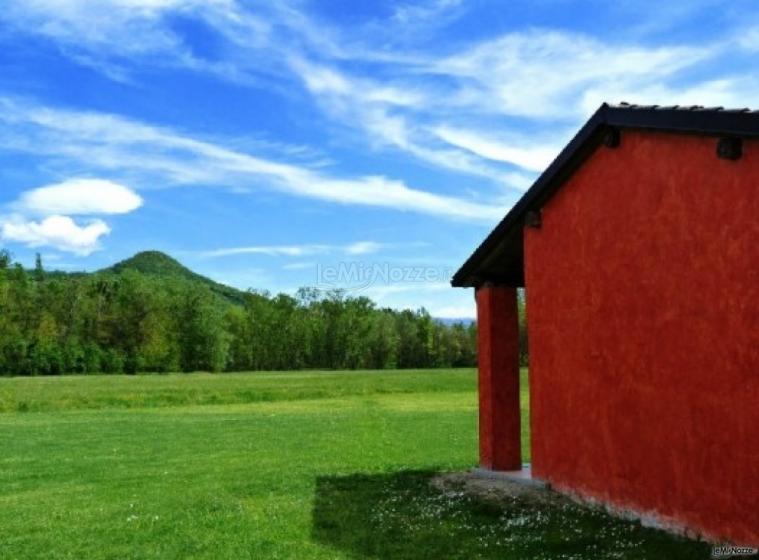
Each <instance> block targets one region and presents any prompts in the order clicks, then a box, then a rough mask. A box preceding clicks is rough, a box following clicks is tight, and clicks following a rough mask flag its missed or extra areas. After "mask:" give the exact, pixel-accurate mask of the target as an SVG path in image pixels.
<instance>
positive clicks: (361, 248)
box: [345, 241, 383, 255]
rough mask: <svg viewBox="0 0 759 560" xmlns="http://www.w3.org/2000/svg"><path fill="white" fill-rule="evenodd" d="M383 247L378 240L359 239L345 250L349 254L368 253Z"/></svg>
mask: <svg viewBox="0 0 759 560" xmlns="http://www.w3.org/2000/svg"><path fill="white" fill-rule="evenodd" d="M382 248H383V244H382V243H377V242H376V241H357V242H356V243H351V244H350V245H348V246H347V247H345V252H346V253H348V254H349V255H368V254H369V253H376V252H377V251H379V250H380V249H382Z"/></svg>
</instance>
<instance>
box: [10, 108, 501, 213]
mask: <svg viewBox="0 0 759 560" xmlns="http://www.w3.org/2000/svg"><path fill="white" fill-rule="evenodd" d="M0 147H5V148H6V149H12V150H19V151H27V152H31V153H34V154H35V155H37V156H44V155H46V156H47V157H49V158H51V159H53V160H55V161H58V162H61V163H62V164H64V165H68V166H76V167H81V166H84V167H85V168H86V169H88V170H93V169H99V170H108V171H110V172H113V171H117V172H119V173H124V172H127V171H128V172H129V173H131V174H137V175H139V176H140V178H141V179H142V181H143V183H147V182H148V181H151V180H152V181H155V180H160V181H162V182H164V183H165V182H172V183H174V184H206V185H223V186H226V187H227V188H230V189H234V190H238V191H239V190H252V189H254V188H258V187H259V186H260V185H261V183H264V184H265V185H267V186H268V187H270V188H274V189H277V190H280V191H282V192H285V193H289V194H291V195H295V196H301V197H306V198H314V199H320V200H326V201H330V202H335V203H340V204H359V205H366V206H376V207H383V208H393V209H396V210H403V211H413V212H420V213H425V214H431V215H436V216H441V217H447V218H454V219H459V220H469V221H478V222H484V223H492V222H494V221H496V220H497V219H499V218H500V217H502V216H503V214H504V212H505V210H506V208H505V207H503V208H499V207H498V206H495V205H492V204H483V203H479V202H473V201H471V200H467V199H464V198H460V197H454V196H447V195H441V194H436V193H433V192H430V191H425V190H421V189H415V188H412V187H409V186H408V185H406V184H405V183H404V182H403V181H400V180H395V179H391V178H387V177H384V176H379V175H376V176H360V177H347V178H346V177H340V176H336V175H330V174H328V173H326V172H325V171H324V170H321V169H313V168H309V167H306V166H302V165H295V164H292V163H281V162H279V161H275V160H272V159H268V158H263V157H259V156H256V155H251V154H248V153H245V152H242V151H239V150H236V149H232V148H228V147H225V146H224V145H222V144H217V143H212V142H206V141H202V140H197V139H194V138H192V137H189V136H184V135H181V134H179V133H177V132H174V131H172V130H171V129H167V128H160V127H154V126H150V125H148V124H145V123H141V122H139V121H134V120H131V119H127V118H123V117H119V116H116V115H109V114H102V113H93V112H77V111H66V110H59V109H52V108H48V107H39V106H35V105H30V104H26V103H21V102H17V101H15V100H10V99H7V98H6V99H3V98H0Z"/></svg>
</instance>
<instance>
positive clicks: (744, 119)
mask: <svg viewBox="0 0 759 560" xmlns="http://www.w3.org/2000/svg"><path fill="white" fill-rule="evenodd" d="M625 128H628V129H630V128H633V129H643V130H652V131H666V132H676V133H683V134H699V135H707V136H722V137H728V138H752V137H754V138H755V137H759V111H751V110H750V109H724V108H722V107H702V106H699V105H694V106H688V107H686V106H678V105H675V106H671V107H660V106H658V105H631V104H628V103H620V104H619V105H609V104H606V103H604V104H602V105H601V107H599V108H598V110H597V111H596V112H595V113H594V114H593V116H592V117H591V118H590V119H589V120H588V122H587V123H585V125H584V126H583V127H582V128H581V129H580V131H579V132H578V133H577V134H576V135H575V137H574V138H573V139H572V141H571V142H569V144H567V146H566V147H565V148H564V149H563V150H562V151H561V153H560V154H559V155H558V156H557V157H556V159H555V160H554V161H553V163H551V165H549V166H548V168H547V169H546V170H545V171H544V172H543V174H542V175H541V176H540V177H539V178H538V179H537V181H535V183H534V184H533V185H532V187H530V188H529V190H528V191H527V192H526V193H525V194H524V196H522V198H521V199H519V201H518V202H517V203H516V204H515V205H514V207H513V208H512V209H511V210H510V211H509V212H508V214H506V217H504V218H503V220H501V222H500V223H499V224H498V225H497V226H496V227H495V229H494V230H493V231H492V232H491V233H490V235H488V237H487V238H486V239H485V240H484V241H483V242H482V244H481V245H480V246H479V247H477V249H476V250H475V251H474V253H472V255H471V256H470V257H469V259H467V261H466V262H465V263H464V264H463V265H462V266H461V268H460V269H459V270H458V272H456V274H454V275H453V279H452V281H451V284H452V285H453V286H456V287H477V286H481V285H482V284H485V283H493V284H500V285H506V286H523V285H524V254H523V235H522V234H523V229H524V226H525V220H529V219H530V217H531V215H533V214H532V213H533V212H535V211H539V210H540V208H541V207H542V206H543V205H544V204H545V203H546V202H547V201H548V200H549V199H550V198H551V197H552V196H553V194H554V193H555V192H556V191H557V190H558V189H559V188H560V187H561V185H562V184H564V182H565V181H566V180H567V178H568V177H569V176H570V175H571V174H572V173H573V172H574V171H575V170H576V169H577V168H578V167H579V166H580V165H581V164H582V163H583V162H584V161H585V159H586V158H587V157H588V156H589V155H590V154H591V153H592V152H593V151H594V150H595V149H596V148H597V147H598V146H599V145H600V144H601V143H602V142H612V143H613V142H615V140H614V138H615V137H614V133H615V131H619V130H620V129H625ZM617 138H618V137H617Z"/></svg>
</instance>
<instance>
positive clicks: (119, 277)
mask: <svg viewBox="0 0 759 560" xmlns="http://www.w3.org/2000/svg"><path fill="white" fill-rule="evenodd" d="M475 339H476V331H475V326H474V325H473V324H468V325H465V324H463V323H456V324H452V325H449V324H444V323H442V322H440V321H437V320H435V319H433V318H432V317H431V316H430V315H429V313H427V312H426V311H425V310H423V309H420V310H416V311H411V310H405V311H398V310H393V309H383V308H379V307H378V306H377V305H376V304H375V303H374V302H372V301H371V300H370V299H368V298H366V297H353V296H347V295H346V294H344V293H342V292H339V291H330V292H322V291H319V290H316V289H313V288H303V289H301V290H299V291H298V293H297V294H296V295H295V296H290V295H286V294H278V295H270V294H268V293H265V292H263V293H259V292H252V291H251V292H241V291H239V290H235V289H234V288H230V287H228V286H223V285H221V284H218V283H216V282H214V281H212V280H210V279H208V278H205V277H203V276H200V275H198V274H196V273H194V272H192V271H190V270H189V269H187V268H185V267H183V266H182V265H181V264H180V263H178V262H177V261H175V260H174V259H172V258H171V257H169V256H167V255H164V254H162V253H157V252H147V253H140V254H138V255H136V256H135V257H133V258H131V259H128V260H126V261H123V262H121V263H118V264H117V265H114V266H112V267H109V268H107V269H104V270H101V271H98V272H94V273H89V274H88V273H78V274H65V273H60V272H55V273H48V272H46V271H45V270H44V267H43V263H42V262H40V261H38V263H37V266H36V268H35V269H34V270H25V269H24V268H23V267H21V266H20V265H18V264H14V263H12V262H11V259H10V256H9V254H8V253H7V252H3V251H2V250H0V375H56V374H62V373H112V372H113V373H118V372H127V373H134V372H139V371H155V372H167V371H178V370H181V371H196V370H206V371H225V370H235V371H240V370H262V369H265V370H274V369H276V370H288V369H305V368H314V369H317V368H318V369H356V368H372V369H381V368H420V367H451V366H472V365H474V364H475V360H476V356H475V348H476V344H475Z"/></svg>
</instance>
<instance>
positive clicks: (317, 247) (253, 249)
mask: <svg viewBox="0 0 759 560" xmlns="http://www.w3.org/2000/svg"><path fill="white" fill-rule="evenodd" d="M386 246H387V245H386V244H384V243H378V242H376V241H357V242H355V243H349V244H347V245H329V244H307V245H253V246H249V247H229V248H224V249H214V250H211V251H201V252H200V253H199V255H200V256H201V257H205V258H217V257H231V256H236V255H267V256H271V257H281V256H284V257H303V256H309V255H326V254H331V253H343V254H346V255H368V254H370V253H376V252H377V251H380V250H381V249H383V248H384V247H386Z"/></svg>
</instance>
